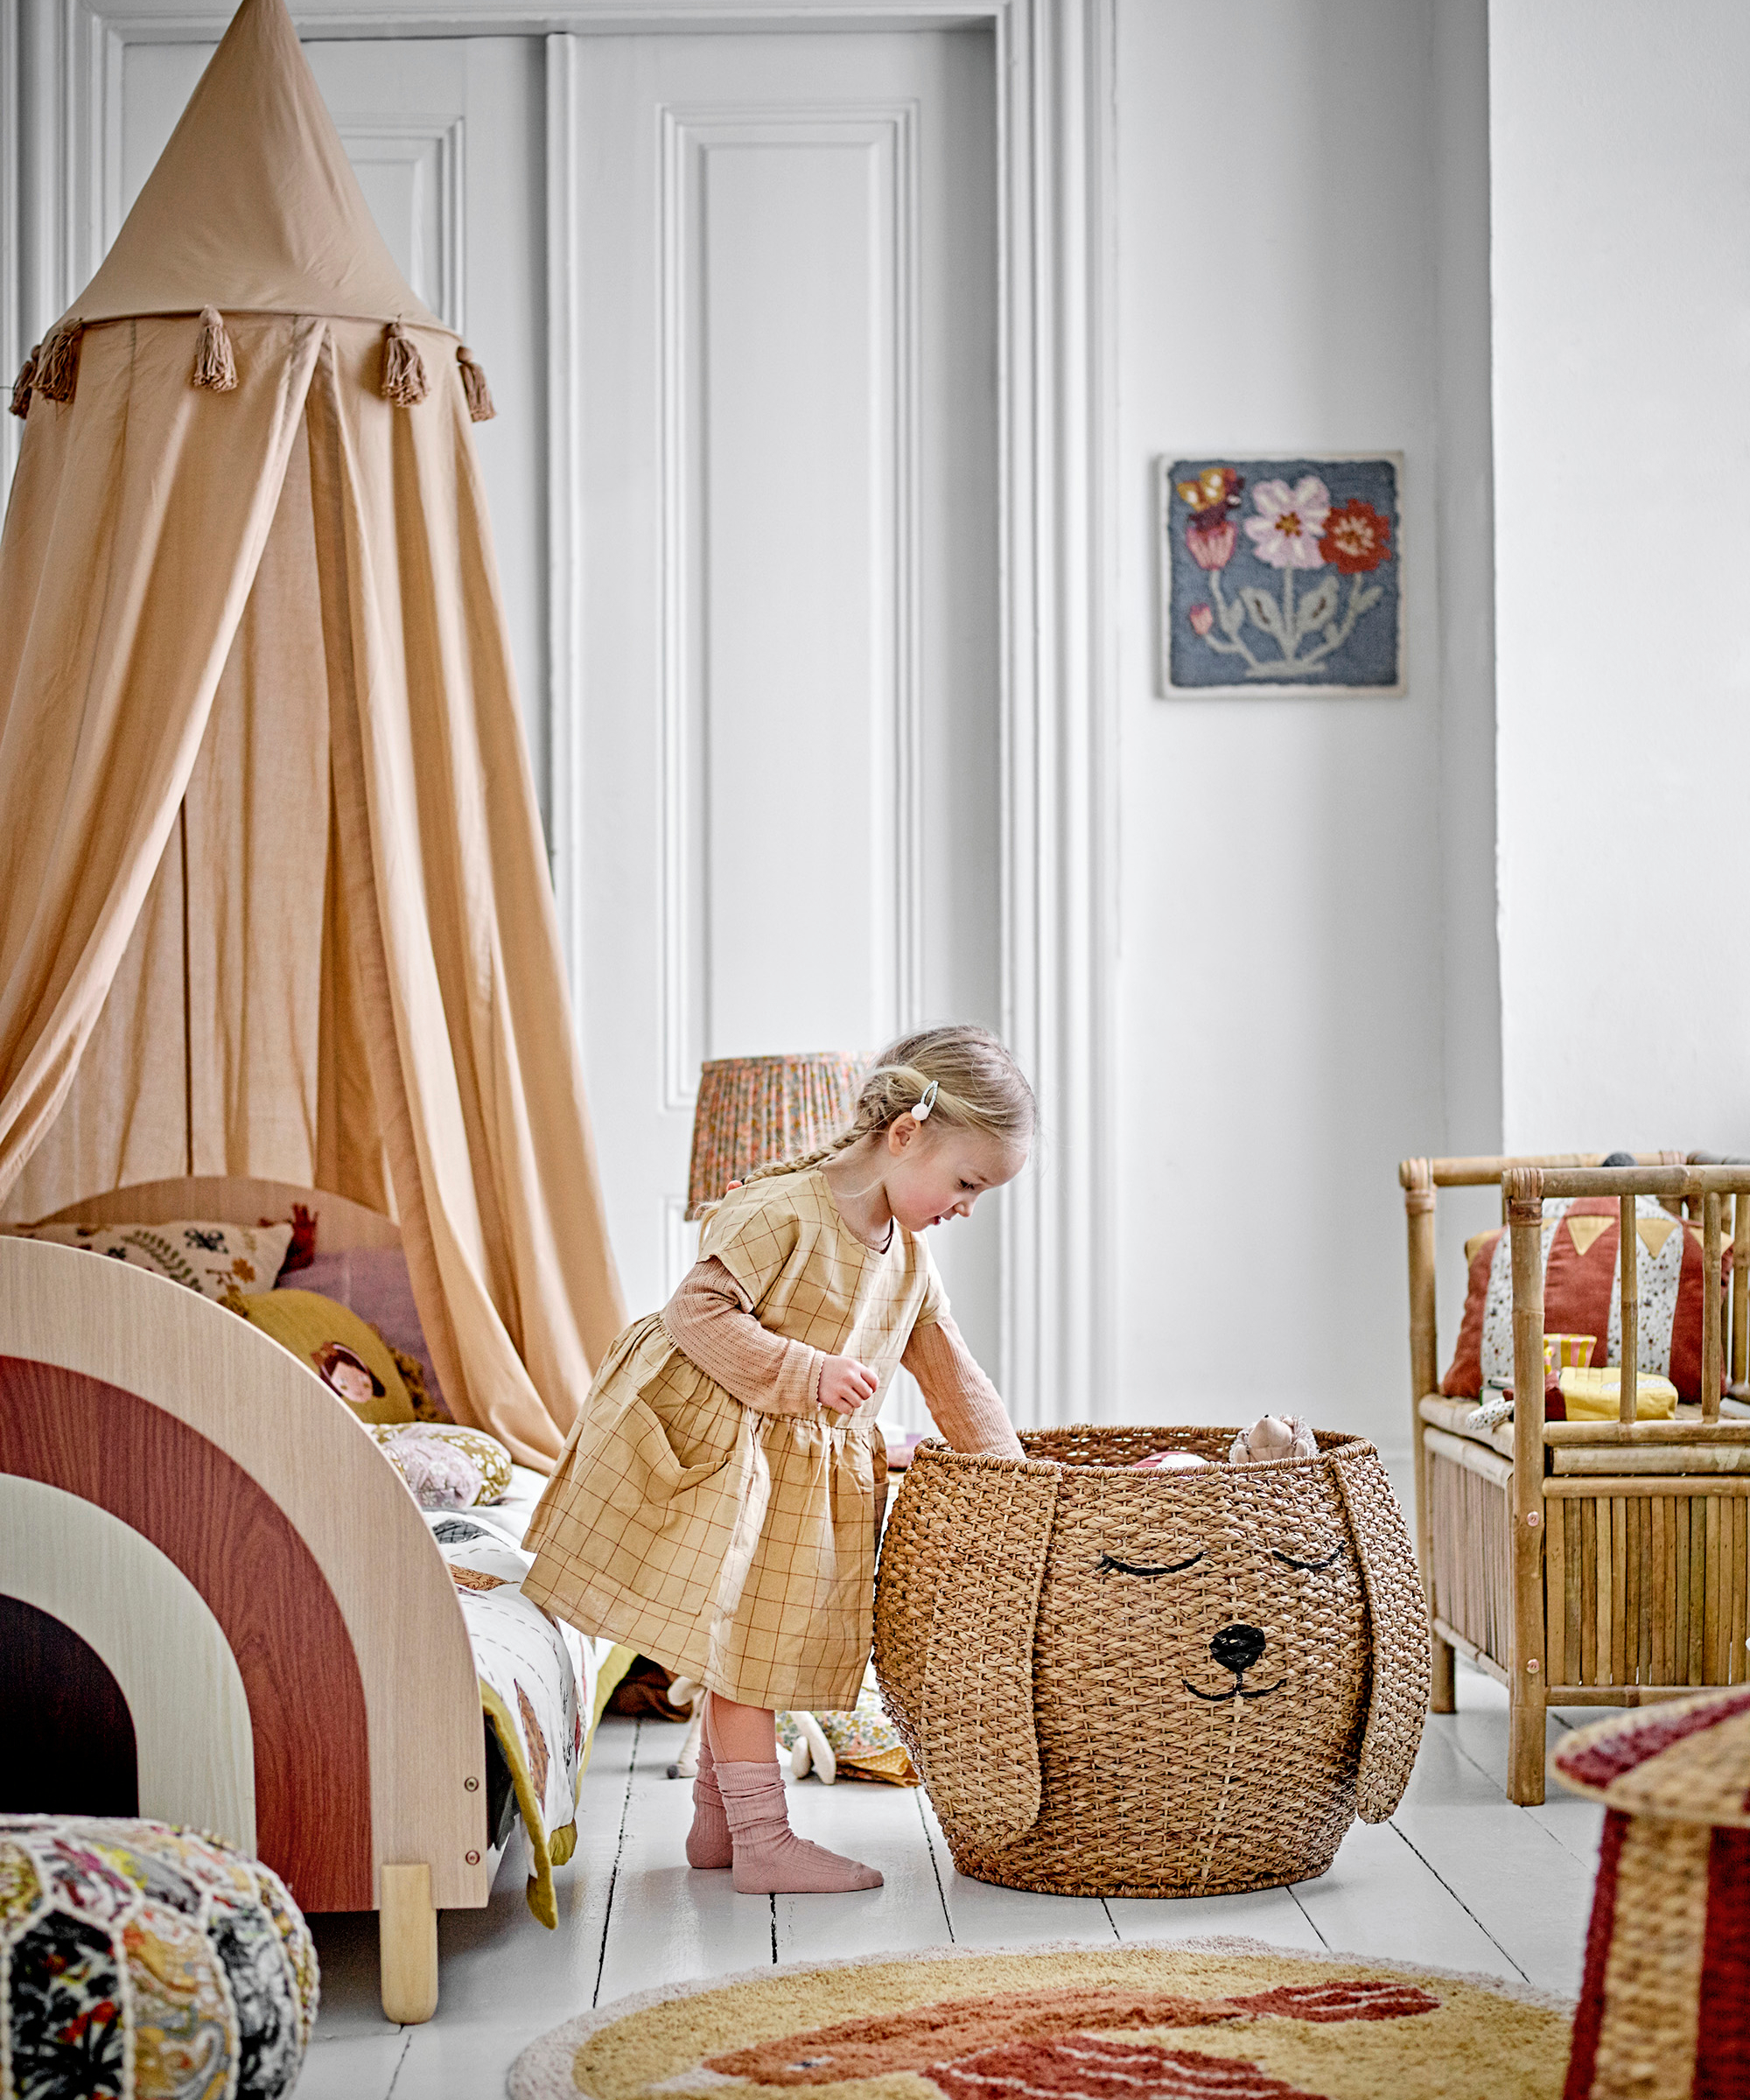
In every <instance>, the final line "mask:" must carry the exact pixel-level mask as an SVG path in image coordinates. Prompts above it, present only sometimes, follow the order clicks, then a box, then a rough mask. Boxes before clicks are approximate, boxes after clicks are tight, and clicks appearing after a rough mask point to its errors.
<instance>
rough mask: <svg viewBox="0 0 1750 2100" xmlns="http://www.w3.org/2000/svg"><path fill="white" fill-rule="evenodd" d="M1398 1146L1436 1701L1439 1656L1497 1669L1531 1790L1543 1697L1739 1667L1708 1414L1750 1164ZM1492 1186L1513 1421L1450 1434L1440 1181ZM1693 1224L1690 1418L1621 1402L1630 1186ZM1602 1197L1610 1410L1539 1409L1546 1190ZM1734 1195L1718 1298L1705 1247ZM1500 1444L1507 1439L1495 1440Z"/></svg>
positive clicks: (1731, 1530)
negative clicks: (1484, 1430)
mask: <svg viewBox="0 0 1750 2100" xmlns="http://www.w3.org/2000/svg"><path fill="white" fill-rule="evenodd" d="M1598 1157H1599V1156H1598V1155H1596V1154H1593V1155H1591V1156H1587V1155H1584V1154H1574V1153H1568V1154H1561V1155H1545V1156H1543V1157H1529V1158H1518V1159H1407V1160H1405V1161H1404V1164H1403V1165H1402V1166H1401V1167H1400V1168H1399V1169H1398V1179H1399V1180H1400V1181H1401V1182H1402V1184H1403V1187H1404V1208H1405V1211H1406V1214H1407V1219H1408V1225H1409V1242H1410V1248H1409V1251H1410V1362H1411V1422H1412V1432H1413V1437H1414V1444H1415V1464H1416V1545H1417V1553H1418V1558H1419V1560H1420V1562H1421V1568H1422V1580H1423V1585H1424V1587H1425V1591H1426V1593H1427V1597H1428V1606H1429V1614H1430V1620H1431V1622H1432V1634H1433V1644H1434V1657H1433V1661H1434V1668H1433V1685H1432V1697H1431V1699H1430V1706H1431V1709H1432V1711H1433V1712H1437V1713H1450V1712H1452V1711H1453V1656H1454V1652H1455V1651H1457V1652H1459V1653H1462V1654H1463V1655H1465V1656H1468V1657H1469V1658H1470V1659H1471V1660H1472V1661H1473V1662H1474V1663H1476V1664H1477V1666H1478V1667H1479V1668H1480V1669H1481V1670H1485V1671H1487V1672H1488V1674H1489V1675H1490V1676H1491V1677H1495V1678H1496V1679H1498V1680H1499V1681H1500V1682H1501V1683H1502V1684H1505V1685H1506V1687H1507V1691H1508V1698H1509V1715H1510V1727H1509V1761H1508V1792H1509V1795H1510V1796H1511V1797H1512V1798H1513V1800H1515V1801H1516V1802H1520V1803H1537V1802H1541V1801H1542V1800H1543V1798H1544V1730H1545V1718H1544V1717H1545V1710H1546V1709H1547V1708H1548V1707H1550V1706H1551V1705H1556V1706H1638V1705H1642V1704H1644V1703H1648V1702H1650V1701H1653V1700H1656V1699H1667V1698H1677V1697H1678V1696H1680V1695H1682V1694H1684V1693H1686V1692H1690V1691H1694V1690H1696V1689H1697V1688H1698V1687H1701V1686H1705V1685H1710V1684H1739V1683H1741V1682H1743V1681H1745V1679H1746V1678H1747V1677H1750V1657H1747V1651H1746V1645H1745V1643H1746V1635H1747V1632H1750V1627H1747V1623H1746V1620H1747V1602H1750V1600H1747V1567H1750V1419H1734V1420H1722V1419H1721V1414H1720V1407H1721V1398H1722V1389H1723V1387H1724V1386H1725V1384H1726V1370H1727V1367H1728V1365H1729V1367H1730V1377H1731V1390H1732V1392H1733V1397H1734V1398H1736V1397H1744V1396H1746V1394H1747V1374H1750V1322H1747V1318H1746V1314H1747V1291H1750V1162H1746V1161H1741V1160H1734V1161H1721V1160H1719V1159H1710V1158H1709V1156H1708V1155H1706V1154H1702V1153H1696V1154H1692V1155H1691V1157H1690V1159H1688V1160H1687V1161H1685V1160H1684V1158H1683V1155H1681V1154H1679V1153H1671V1152H1666V1153H1662V1154H1659V1155H1657V1156H1656V1157H1655V1158H1649V1157H1647V1156H1645V1155H1642V1156H1640V1157H1638V1158H1637V1162H1636V1164H1635V1166H1625V1167H1604V1166H1599V1165H1598V1164H1597V1160H1598ZM1495 1181H1499V1183H1500V1185H1501V1189H1502V1217H1503V1221H1504V1222H1505V1224H1506V1226H1507V1228H1508V1229H1509V1232H1510V1233H1511V1235H1512V1244H1511V1252H1512V1264H1513V1268H1512V1274H1513V1367H1514V1388H1515V1392H1516V1407H1515V1415H1516V1420H1515V1423H1514V1426H1513V1430H1512V1432H1511V1436H1510V1439H1509V1438H1508V1437H1507V1435H1506V1433H1505V1432H1502V1434H1501V1435H1498V1436H1497V1437H1496V1438H1495V1439H1494V1444H1493V1448H1492V1447H1491V1446H1490V1445H1489V1444H1487V1443H1483V1442H1480V1441H1477V1440H1476V1439H1474V1438H1473V1437H1469V1436H1463V1435H1458V1434H1454V1433H1453V1429H1452V1427H1451V1426H1450V1425H1451V1423H1452V1420H1453V1411H1454V1403H1453V1402H1451V1401H1448V1400H1446V1399H1444V1398H1442V1397H1441V1395H1440V1374H1439V1359H1438V1345H1437V1341H1436V1331H1435V1291H1434V1222H1435V1210H1434V1205H1435V1197H1436V1192H1437V1190H1439V1189H1441V1188H1452V1187H1479V1186H1482V1185H1486V1184H1488V1183H1491V1182H1495ZM1642 1194H1650V1195H1654V1196H1656V1197H1658V1198H1659V1199H1660V1200H1661V1201H1663V1203H1664V1204H1665V1206H1666V1208H1668V1209H1672V1210H1684V1209H1686V1210H1687V1211H1688V1213H1689V1215H1690V1216H1691V1218H1692V1219H1693V1218H1696V1217H1698V1218H1699V1221H1700V1224H1701V1233H1702V1250H1703V1276H1704V1283H1703V1329H1702V1378H1703V1387H1702V1404H1701V1409H1700V1413H1699V1417H1698V1418H1690V1419H1679V1420H1677V1421H1674V1422H1673V1421H1659V1422H1642V1421H1639V1420H1637V1419H1636V1408H1635V1384H1636V1377H1635V1358H1636V1354H1637V1351H1636V1337H1637V1334H1638V1332H1639V1327H1638V1318H1637V1315H1638V1311H1639V1292H1638V1289H1637V1281H1636V1271H1637V1268H1638V1262H1639V1244H1640V1243H1639V1239H1638V1236H1637V1234H1636V1231H1635V1197H1636V1196H1637V1195H1642ZM1546 1196H1556V1197H1565V1198H1572V1197H1576V1196H1614V1197H1615V1198H1617V1200H1618V1201H1619V1202H1620V1204H1621V1250H1622V1251H1621V1261H1620V1271H1619V1282H1618V1290H1619V1294H1620V1303H1621V1337H1622V1341H1621V1352H1620V1353H1621V1358H1622V1370H1621V1403H1620V1406H1619V1411H1618V1414H1619V1418H1618V1420H1616V1421H1615V1422H1551V1423H1546V1422H1545V1420H1544V1255H1543V1231H1542V1229H1543V1205H1544V1198H1545V1197H1546ZM1728 1203H1729V1204H1730V1206H1731V1236H1732V1244H1733V1271H1732V1292H1731V1304H1730V1306H1729V1308H1727V1307H1726V1306H1724V1305H1723V1303H1722V1292H1721V1288H1720V1271H1721V1252H1722V1246H1723V1243H1724V1236H1725V1233H1726V1206H1727V1205H1728ZM1505 1446H1510V1448H1506V1447H1505Z"/></svg>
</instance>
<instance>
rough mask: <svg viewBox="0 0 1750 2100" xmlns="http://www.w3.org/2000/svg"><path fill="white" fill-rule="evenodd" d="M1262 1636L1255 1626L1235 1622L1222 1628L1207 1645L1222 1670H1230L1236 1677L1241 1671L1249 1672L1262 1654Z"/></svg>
mask: <svg viewBox="0 0 1750 2100" xmlns="http://www.w3.org/2000/svg"><path fill="white" fill-rule="evenodd" d="M1209 1653H1210V1654H1211V1655H1212V1656H1215V1660H1216V1661H1217V1662H1218V1663H1220V1664H1221V1665H1222V1669H1223V1670H1232V1671H1233V1673H1234V1675H1235V1676H1236V1677H1238V1676H1239V1674H1240V1672H1241V1671H1242V1670H1250V1668H1251V1666H1252V1664H1253V1663H1256V1662H1257V1659H1258V1657H1259V1656H1261V1655H1262V1654H1263V1653H1264V1635H1263V1634H1262V1633H1260V1632H1259V1630H1258V1628H1257V1627H1255V1626H1247V1625H1246V1624H1245V1623H1244V1621H1235V1623H1234V1624H1233V1625H1232V1626H1224V1627H1223V1628H1222V1630H1221V1632H1220V1633H1219V1634H1217V1635H1216V1636H1215V1639H1214V1640H1213V1641H1212V1642H1210V1643H1209Z"/></svg>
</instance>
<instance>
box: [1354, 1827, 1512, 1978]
mask: <svg viewBox="0 0 1750 2100" xmlns="http://www.w3.org/2000/svg"><path fill="white" fill-rule="evenodd" d="M1386 1827H1387V1829H1388V1830H1390V1831H1393V1832H1394V1833H1395V1834H1396V1835H1397V1838H1398V1840H1399V1841H1400V1843H1402V1844H1404V1845H1409V1847H1410V1850H1411V1852H1413V1853H1415V1855H1416V1857H1417V1858H1418V1859H1419V1860H1420V1861H1421V1862H1422V1864H1423V1866H1425V1867H1426V1868H1427V1870H1428V1872H1429V1873H1431V1874H1432V1875H1433V1877H1434V1879H1435V1880H1437V1881H1438V1882H1439V1884H1440V1887H1442V1888H1444V1889H1445V1890H1446V1894H1448V1895H1449V1896H1450V1897H1451V1898H1452V1899H1453V1902H1454V1903H1456V1904H1457V1905H1458V1907H1459V1908H1460V1910H1461V1911H1463V1912H1464V1914H1465V1915H1466V1916H1467V1918H1468V1919H1469V1920H1470V1922H1471V1923H1472V1924H1473V1925H1474V1926H1475V1927H1476V1929H1477V1930H1478V1931H1479V1932H1480V1933H1481V1935H1482V1936H1483V1937H1484V1939H1486V1940H1487V1941H1488V1943H1489V1945H1490V1946H1491V1947H1493V1948H1494V1949H1495V1952H1496V1953H1497V1954H1498V1955H1499V1956H1500V1957H1501V1958H1502V1961H1503V1962H1505V1963H1506V1964H1507V1965H1508V1967H1509V1969H1511V1970H1512V1971H1513V1973H1514V1974H1515V1975H1516V1977H1518V1978H1520V1979H1521V1980H1522V1981H1523V1982H1524V1983H1528V1984H1529V1983H1530V1981H1531V1978H1530V1977H1529V1976H1527V1975H1526V1973H1525V1971H1523V1969H1522V1968H1521V1967H1520V1966H1519V1964H1518V1963H1517V1962H1516V1961H1515V1960H1514V1958H1513V1957H1512V1956H1511V1955H1510V1954H1509V1952H1508V1951H1507V1950H1506V1948H1504V1947H1503V1946H1502V1943H1501V1942H1500V1941H1499V1940H1498V1939H1496V1938H1495V1935H1494V1934H1493V1933H1492V1932H1491V1931H1490V1930H1489V1929H1488V1926H1487V1925H1485V1924H1484V1923H1483V1922H1482V1920H1481V1918H1480V1917H1478V1915H1476V1913H1475V1911H1474V1910H1473V1909H1472V1908H1471V1907H1470V1905H1469V1904H1468V1903H1467V1902H1466V1901H1465V1900H1464V1898H1463V1897H1462V1896H1461V1895H1460V1894H1459V1892H1458V1890H1457V1889H1455V1888H1454V1887H1453V1885H1452V1883H1451V1882H1450V1881H1448V1880H1447V1879H1446V1876H1445V1875H1444V1874H1443V1873H1441V1872H1440V1870H1439V1867H1437V1866H1435V1865H1434V1863H1433V1861H1432V1859H1429V1857H1428V1855H1427V1854H1426V1853H1425V1852H1423V1851H1421V1849H1420V1848H1419V1847H1418V1845H1415V1844H1414V1843H1413V1842H1412V1841H1411V1838H1409V1837H1407V1836H1406V1835H1405V1833H1404V1831H1400V1830H1399V1829H1398V1828H1397V1824H1396V1823H1389V1824H1387V1825H1386Z"/></svg>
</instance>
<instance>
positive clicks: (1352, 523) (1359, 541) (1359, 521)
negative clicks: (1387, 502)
mask: <svg viewBox="0 0 1750 2100" xmlns="http://www.w3.org/2000/svg"><path fill="white" fill-rule="evenodd" d="M1319 551H1320V554H1322V555H1323V556H1324V557H1325V559H1326V560H1327V562H1329V563H1330V564H1331V566H1332V567H1333V568H1334V569H1338V570H1341V571H1342V573H1343V574H1344V575H1345V576H1360V575H1362V574H1363V573H1365V571H1367V570H1369V569H1377V568H1378V567H1379V565H1380V563H1382V562H1384V561H1389V560H1390V557H1391V521H1390V519H1389V518H1383V517H1381V515H1380V514H1379V513H1378V512H1377V511H1376V509H1375V508H1374V507H1373V505H1372V504H1371V503H1369V502H1368V501H1366V500H1364V499H1363V498H1362V497H1360V496H1351V497H1350V499H1349V500H1348V502H1347V503H1339V504H1338V505H1337V506H1336V507H1335V508H1334V510H1333V511H1332V513H1331V514H1330V516H1329V517H1328V518H1327V519H1326V521H1325V531H1324V535H1323V537H1322V538H1321V539H1320V542H1319Z"/></svg>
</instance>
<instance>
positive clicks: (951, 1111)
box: [746, 1027, 1038, 1181]
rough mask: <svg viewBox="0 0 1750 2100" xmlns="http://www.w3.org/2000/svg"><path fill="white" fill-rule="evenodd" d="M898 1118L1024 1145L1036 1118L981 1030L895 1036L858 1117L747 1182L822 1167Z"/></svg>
mask: <svg viewBox="0 0 1750 2100" xmlns="http://www.w3.org/2000/svg"><path fill="white" fill-rule="evenodd" d="M902 1116H915V1117H916V1118H917V1120H918V1121H919V1122H920V1123H922V1122H924V1121H925V1120H926V1119H928V1118H935V1119H938V1120H940V1121H941V1122H942V1123H943V1124H948V1125H949V1126H950V1127H953V1128H956V1129H961V1130H972V1131H981V1132H983V1133H984V1134H985V1135H987V1136H989V1137H993V1138H1000V1139H1002V1140H1003V1141H1004V1142H1005V1143H1006V1144H1012V1145H1022V1146H1026V1145H1031V1144H1032V1142H1033V1128H1034V1125H1035V1124H1036V1122H1037V1120H1038V1110H1037V1109H1036V1107H1035V1105H1034V1102H1033V1089H1032V1088H1031V1087H1030V1086H1028V1084H1027V1082H1026V1078H1025V1077H1024V1076H1023V1075H1022V1072H1021V1068H1020V1067H1019V1065H1018V1064H1016V1062H1015V1061H1014V1059H1013V1058H1012V1057H1011V1056H1010V1055H1009V1054H1008V1052H1007V1051H1006V1050H1005V1048H1004V1047H1003V1046H1002V1044H1001V1043H999V1042H998V1040H997V1038H996V1037H995V1036H994V1035H992V1034H991V1033H990V1031H989V1030H988V1029H985V1028H969V1027H950V1028H928V1029H925V1030H923V1031H922V1032H921V1033H919V1034H916V1035H907V1036H901V1037H900V1040H899V1041H898V1042H896V1043H890V1044H889V1045H888V1046H887V1047H886V1049H885V1050H884V1051H883V1052H882V1053H881V1054H880V1056H879V1058H877V1059H876V1061H875V1063H874V1065H873V1067H872V1069H871V1071H870V1074H869V1076H868V1077H867V1078H866V1079H865V1081H864V1082H863V1091H862V1092H861V1093H860V1094H859V1095H858V1098H857V1113H856V1115H855V1116H854V1117H852V1118H851V1122H850V1123H849V1124H846V1126H845V1127H844V1130H842V1131H840V1132H839V1133H838V1135H837V1137H836V1138H834V1139H833V1140H832V1142H831V1143H830V1145H822V1146H820V1147H819V1148H818V1149H817V1150H816V1151H814V1152H804V1153H802V1156H801V1157H800V1158H798V1159H775V1160H773V1161H771V1162H770V1163H769V1164H767V1166H756V1167H755V1168H754V1169H753V1173H750V1174H749V1175H748V1176H747V1177H746V1179H747V1180H749V1181H763V1180H767V1178H768V1177H769V1176H771V1175H773V1174H799V1173H804V1172H806V1170H807V1169H808V1168H809V1167H811V1166H823V1165H824V1164H825V1163H826V1161H827V1160H829V1159H837V1157H838V1155H839V1154H840V1153H841V1152H849V1151H850V1150H851V1146H852V1145H860V1144H861V1143H862V1142H863V1140H864V1139H865V1138H879V1137H880V1136H882V1135H883V1133H884V1132H886V1131H889V1130H891V1129H892V1128H893V1125H894V1124H896V1123H897V1122H898V1121H899V1120H900V1117H902Z"/></svg>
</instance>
